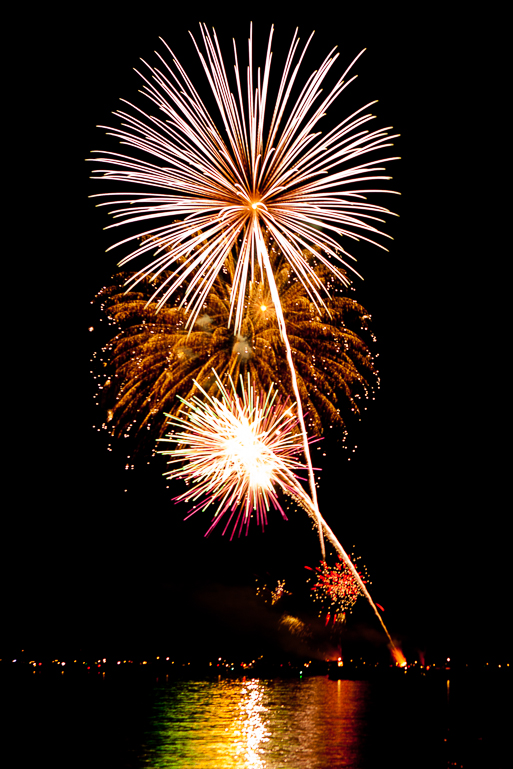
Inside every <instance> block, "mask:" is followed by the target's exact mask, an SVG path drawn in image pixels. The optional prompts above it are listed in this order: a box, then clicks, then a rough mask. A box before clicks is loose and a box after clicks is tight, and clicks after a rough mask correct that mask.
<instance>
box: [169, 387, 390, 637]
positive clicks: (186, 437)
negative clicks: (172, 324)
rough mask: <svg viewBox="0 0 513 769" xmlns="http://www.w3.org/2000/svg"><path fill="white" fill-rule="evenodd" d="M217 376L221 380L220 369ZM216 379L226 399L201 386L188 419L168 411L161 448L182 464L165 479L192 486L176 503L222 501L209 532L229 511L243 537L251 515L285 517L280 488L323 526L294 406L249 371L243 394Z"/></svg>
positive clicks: (353, 571)
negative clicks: (305, 472) (307, 479)
mask: <svg viewBox="0 0 513 769" xmlns="http://www.w3.org/2000/svg"><path fill="white" fill-rule="evenodd" d="M214 375H215V376H216V377H217V375H216V374H215V372H214ZM217 381H218V386H219V390H220V393H221V398H214V397H211V396H209V395H208V394H207V393H206V392H205V391H204V390H203V389H202V388H201V387H199V385H197V383H196V385H197V386H198V388H199V390H200V391H201V392H202V393H203V398H198V397H197V396H193V397H192V398H190V399H189V400H188V401H183V403H184V406H186V407H188V410H187V411H185V416H184V417H182V416H170V417H169V421H168V424H169V426H170V427H171V432H170V433H169V435H168V436H167V437H166V438H161V439H160V440H161V441H164V442H166V441H167V442H169V443H172V444H173V448H171V449H168V450H164V451H162V452H161V453H162V454H165V455H168V456H169V457H171V459H170V460H169V464H178V465H179V466H178V467H176V468H175V469H173V470H171V471H169V472H168V473H166V476H167V477H168V478H169V479H170V480H176V479H182V480H185V481H186V482H187V483H189V484H190V489H188V490H187V491H186V492H185V493H184V494H182V495H180V496H179V497H177V498H176V501H177V502H178V501H185V502H191V501H193V502H195V505H194V507H193V508H192V509H191V511H190V513H189V515H193V514H194V513H195V512H198V511H200V510H205V509H206V508H208V507H209V506H210V505H212V504H215V503H217V507H216V509H215V513H214V518H213V520H212V523H211V526H210V528H209V529H208V531H207V534H208V533H209V532H211V531H212V529H213V528H214V527H215V526H216V525H217V524H218V523H219V522H220V521H221V520H222V518H223V517H224V516H226V515H228V516H229V518H228V521H227V523H226V525H225V527H224V531H223V533H224V532H225V531H226V530H227V528H228V527H229V525H230V523H231V522H232V520H233V519H234V518H235V521H234V524H233V530H232V537H233V535H234V533H235V531H236V530H237V528H238V530H239V534H240V533H241V531H242V529H243V528H244V527H245V528H246V531H247V529H248V526H249V524H250V520H251V515H252V513H253V512H255V513H256V518H257V523H258V524H259V525H261V526H262V527H263V526H264V525H265V523H266V522H267V511H268V510H269V507H270V505H272V506H273V507H274V508H275V509H278V510H280V511H281V513H282V515H283V516H284V517H286V516H285V513H284V512H283V509H282V507H281V505H280V503H279V501H278V497H277V490H278V489H281V490H282V491H283V492H284V493H285V494H287V495H289V496H292V497H293V498H294V499H295V500H296V501H297V502H298V503H299V504H300V505H301V506H302V507H303V508H304V509H305V510H306V512H307V513H308V515H310V517H311V518H312V519H313V520H314V521H315V522H316V523H318V520H319V514H318V511H317V510H316V508H315V506H314V503H313V501H312V500H311V498H310V497H309V496H308V494H307V493H306V492H305V490H304V489H303V487H302V486H301V484H300V483H299V478H298V476H297V474H296V471H297V470H301V469H304V465H302V464H301V462H299V460H298V458H297V457H298V454H299V453H300V452H301V438H300V436H299V435H298V434H297V432H295V427H297V425H298V421H297V419H296V417H295V416H294V415H293V414H292V413H291V408H290V407H288V408H287V404H284V403H282V402H281V401H280V400H279V399H277V398H276V393H275V392H274V393H273V391H272V389H271V390H270V391H269V392H268V393H267V394H262V393H261V394H260V395H257V394H255V392H254V389H253V387H252V386H251V381H250V378H249V375H248V378H247V384H246V383H244V382H243V381H241V385H242V396H239V394H238V393H237V392H236V390H235V386H234V384H233V382H231V380H230V384H231V391H228V390H227V389H226V388H225V387H224V385H223V384H222V382H221V380H220V379H219V378H217ZM198 500H200V501H198ZM320 521H321V525H322V528H323V531H324V534H325V535H326V537H327V538H328V540H329V541H330V542H331V543H332V545H333V546H334V548H335V550H336V551H337V553H339V555H340V556H341V558H342V559H343V560H344V563H346V564H347V567H348V568H349V570H350V572H351V574H352V575H353V577H354V578H355V580H356V582H357V583H358V585H359V587H360V590H361V592H362V594H363V595H364V596H365V597H366V598H367V600H368V602H369V603H370V605H371V606H372V608H373V610H374V612H375V614H376V616H377V617H378V619H379V621H380V623H381V626H382V627H383V630H384V631H385V633H386V635H387V638H388V640H389V641H390V644H391V647H392V650H393V651H395V646H394V643H393V641H392V639H391V637H390V634H389V632H388V630H387V629H386V627H385V624H384V622H383V620H382V618H381V615H380V613H379V611H378V609H377V607H376V604H375V603H374V601H373V600H372V598H371V595H370V593H369V591H368V590H367V588H366V586H365V584H364V582H363V580H362V578H361V576H360V575H359V574H358V572H357V571H356V569H355V567H354V566H353V564H352V562H351V559H350V558H349V556H348V555H347V553H346V551H345V550H344V548H343V547H342V545H341V544H340V542H339V541H338V539H337V538H336V536H335V535H334V533H333V532H332V530H331V529H330V527H329V526H328V524H327V523H326V521H325V520H324V519H323V518H322V516H320Z"/></svg>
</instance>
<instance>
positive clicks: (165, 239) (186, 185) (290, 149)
mask: <svg viewBox="0 0 513 769" xmlns="http://www.w3.org/2000/svg"><path fill="white" fill-rule="evenodd" d="M200 29H201V35H202V38H203V44H204V52H203V53H202V52H201V50H200V47H199V46H198V44H197V43H196V41H195V39H194V37H192V35H191V37H192V39H193V42H194V45H195V47H196V50H197V53H198V55H199V57H200V60H201V63H202V66H203V68H204V71H205V74H206V76H207V79H208V82H209V84H210V88H211V90H212V92H213V95H214V97H215V101H216V104H217V105H218V108H219V121H218V122H219V125H218V124H217V123H216V121H215V120H214V118H213V117H212V115H211V114H210V113H209V112H208V110H207V108H206V107H205V105H204V103H203V101H202V100H201V98H200V96H199V94H198V92H197V91H196V89H195V87H194V86H193V84H192V82H191V81H190V79H189V78H188V76H187V74H186V71H185V69H184V68H183V67H182V66H181V64H180V63H179V62H178V60H177V59H176V57H175V55H174V54H173V52H172V51H171V49H170V48H169V47H168V46H167V45H166V44H165V43H164V42H163V41H162V42H163V44H164V45H165V47H166V48H167V51H168V54H169V56H170V57H171V59H172V64H169V63H168V62H167V61H166V59H165V58H164V57H162V56H160V55H159V59H160V62H161V68H160V69H159V68H157V67H151V66H149V65H147V64H146V63H145V65H146V67H147V69H148V77H145V76H144V75H142V74H140V73H139V74H140V76H141V77H142V79H143V80H144V85H143V87H142V93H143V94H144V95H145V96H146V97H147V98H148V99H149V101H150V102H151V103H152V105H153V108H154V110H152V111H151V112H148V113H145V112H144V111H143V110H141V109H139V108H137V107H135V106H133V105H132V104H130V103H129V102H125V103H126V104H127V105H128V107H129V108H130V110H132V111H133V113H134V114H132V113H131V112H130V111H124V110H120V111H118V112H117V113H115V114H116V115H117V116H118V117H119V118H120V119H121V121H122V127H121V128H111V127H106V128H107V130H108V131H109V133H110V134H111V135H113V136H114V137H116V138H117V139H119V140H120V141H121V142H122V143H123V144H124V145H125V146H129V147H131V148H133V149H134V150H136V154H135V156H133V157H132V156H130V155H123V154H120V153H114V152H107V153H103V154H102V156H101V157H100V158H99V159H98V162H99V163H101V164H106V167H102V168H98V169H97V170H95V171H94V172H93V173H95V174H97V177H96V178H98V177H99V178H103V179H106V180H108V181H110V182H123V183H127V184H129V185H132V187H134V186H135V188H136V190H135V191H134V192H125V193H102V195H103V196H109V198H110V200H108V201H107V202H105V203H102V204H100V205H105V206H108V207H109V208H110V209H111V213H112V214H113V215H114V217H115V218H116V219H118V220H119V221H118V222H116V224H113V225H111V226H112V227H117V226H119V224H126V223H134V222H137V223H138V225H139V223H140V224H141V225H142V227H143V231H142V232H141V233H140V235H141V234H143V235H146V236H151V237H150V238H149V239H148V240H146V241H144V242H143V243H142V244H140V245H139V246H138V247H137V248H136V249H135V250H134V251H133V252H132V253H130V254H129V255H128V256H126V257H125V258H124V259H123V261H122V264H124V263H126V262H128V261H129V260H131V259H133V258H135V257H137V256H144V255H148V254H150V253H151V252H152V251H155V242H154V239H155V238H156V239H157V242H158V247H157V249H156V254H155V258H154V259H153V260H152V261H151V262H150V264H149V265H147V266H145V267H143V268H142V269H141V270H140V272H139V273H137V274H136V275H135V276H134V278H133V282H134V283H135V282H137V281H138V280H139V279H140V278H141V277H143V276H144V275H155V274H158V273H160V272H162V271H163V270H165V269H170V268H171V269H172V270H173V273H172V275H171V276H170V277H169V278H168V279H167V280H166V281H165V282H163V283H162V284H161V285H160V286H159V287H158V290H157V293H158V294H159V296H160V303H161V304H163V303H164V302H166V301H167V300H168V299H169V298H170V297H171V296H172V295H173V293H174V292H175V291H176V290H177V289H178V288H179V287H180V286H181V285H182V284H183V282H184V280H186V281H187V282H188V287H187V291H186V294H185V296H184V298H183V301H184V302H186V303H187V305H188V310H189V319H188V323H189V327H190V328H192V326H193V325H194V322H195V320H196V318H197V317H198V315H199V313H200V312H201V307H202V304H203V302H204V300H205V298H206V297H207V296H208V294H209V292H210V290H211V288H212V286H213V284H214V281H215V278H216V276H217V275H218V273H219V271H220V270H221V268H222V266H223V264H224V263H225V261H226V258H227V254H228V253H230V251H231V250H232V249H233V248H234V247H235V246H236V245H237V246H238V249H239V258H238V262H237V270H236V276H235V281H234V285H233V292H232V298H231V312H232V313H233V314H234V322H235V332H236V333H237V332H240V328H241V324H242V319H243V315H244V312H243V306H244V298H245V293H246V283H247V281H248V279H250V278H251V277H252V269H253V267H254V264H255V262H258V263H259V265H260V268H261V271H262V272H266V273H267V277H268V281H269V286H270V288H271V293H272V294H273V301H274V302H275V303H276V304H277V305H279V297H278V295H277V294H276V288H275V286H274V279H273V271H272V265H271V264H270V259H269V254H268V249H267V246H266V239H267V237H268V235H270V236H271V237H272V238H273V240H274V242H275V243H276V244H277V245H278V247H279V248H280V249H281V250H282V252H283V254H284V255H285V256H286V258H287V259H288V260H289V261H290V263H291V265H292V267H293V269H294V271H295V272H296V274H297V275H298V277H299V279H300V280H301V281H302V282H303V284H304V286H305V289H306V290H307V292H308V294H309V296H310V297H311V299H312V301H313V302H314V303H315V304H316V306H317V307H320V306H322V304H323V299H322V293H323V292H325V291H326V286H325V285H324V283H323V282H322V281H321V280H320V279H319V277H318V276H317V275H316V274H315V272H314V271H313V270H312V268H311V266H310V264H309V263H308V260H307V259H306V258H305V256H304V250H305V249H306V250H307V251H310V252H316V253H317V255H318V258H319V259H320V260H321V261H322V262H323V264H324V265H325V266H326V267H327V268H328V269H329V270H330V271H331V272H332V273H333V274H334V275H335V276H336V277H337V278H338V279H339V280H341V281H342V282H345V283H347V277H346V275H345V272H343V271H342V270H341V269H340V266H348V262H347V260H348V259H352V257H351V255H350V254H349V253H348V252H347V251H346V250H345V249H344V248H342V247H341V245H340V243H339V241H338V240H335V238H334V237H332V235H335V236H342V237H347V238H349V239H352V240H359V239H363V240H368V241H370V242H372V243H375V244H376V245H380V244H378V243H376V241H375V240H373V238H374V237H376V236H377V235H384V233H382V232H380V231H379V230H378V229H377V228H376V226H375V224H376V223H377V222H382V221H383V220H382V219H381V218H380V217H381V216H382V215H383V214H388V213H390V212H389V211H388V210H387V209H385V208H383V207H382V206H378V205H374V204H370V203H367V202H366V195H367V194H368V193H373V192H376V191H380V190H375V189H372V188H371V189H369V188H368V183H369V182H372V183H374V182H376V181H381V180H388V179H389V178H390V177H388V176H382V175H380V173H378V172H380V171H383V168H382V167H381V164H382V163H384V162H386V161H388V160H392V159H395V158H384V159H377V160H367V161H366V162H363V158H364V156H365V155H367V154H368V153H370V152H376V151H381V150H383V149H384V148H386V147H389V146H390V140H391V139H392V138H394V137H393V136H392V137H390V136H389V135H388V130H389V129H388V128H386V129H379V130H376V131H372V132H369V131H368V130H367V129H366V128H365V126H366V124H367V123H368V122H369V121H370V120H371V119H372V118H373V115H371V114H370V113H365V110H366V109H367V108H368V107H369V106H371V104H372V103H373V102H371V103H370V104H367V105H365V106H364V107H362V108H361V109H359V110H357V111H356V112H355V113H353V114H352V115H350V116H349V117H347V118H346V119H345V120H343V121H342V122H341V123H340V124H339V125H337V126H336V127H335V128H333V129H332V130H331V131H329V132H328V133H327V134H326V135H322V134H320V133H317V134H315V133H313V131H314V129H315V127H316V126H317V123H318V122H319V120H321V118H322V117H324V115H325V113H326V110H327V109H328V108H329V107H330V106H331V104H332V103H333V102H334V101H335V100H336V99H337V98H338V97H339V96H340V94H341V93H342V92H343V91H344V89H345V88H346V87H347V86H348V85H349V83H351V82H352V80H354V77H352V78H351V79H349V80H348V81H347V82H346V81H345V80H344V78H345V77H346V75H347V73H348V72H349V70H350V69H351V67H352V66H353V64H354V63H355V61H356V59H358V58H359V56H357V57H356V59H355V60H354V61H353V62H352V64H351V65H350V66H349V67H348V68H347V69H346V71H345V72H344V73H343V75H342V77H340V78H339V79H338V81H337V82H336V84H335V86H334V87H333V88H332V89H331V91H330V92H329V93H328V94H327V95H325V96H324V97H321V93H322V84H323V81H324V80H325V78H326V76H327V75H328V72H329V71H330V70H331V68H332V66H333V65H334V63H335V61H336V59H337V58H338V54H336V55H333V51H332V52H331V53H330V54H329V55H328V56H327V57H326V59H325V60H324V62H323V63H322V64H321V66H320V67H319V69H317V70H316V71H315V72H314V73H313V74H312V75H311V76H310V78H309V79H308V80H307V81H306V84H305V85H304V87H303V89H302V91H301V94H300V96H299V98H298V100H297V101H296V102H294V103H293V102H292V100H291V90H292V87H293V86H294V85H295V84H296V80H297V76H298V71H299V66H300V64H301V62H302V60H303V58H304V55H305V52H306V49H307V48H308V45H309V42H310V39H311V37H310V39H309V40H308V42H307V44H306V46H305V47H304V49H303V51H301V50H300V48H299V39H298V37H297V31H296V33H295V35H294V38H293V40H292V44H291V46H290V49H289V53H288V56H287V60H286V64H285V68H284V70H283V73H282V76H281V82H280V86H279V90H278V96H277V100H276V102H275V103H274V105H272V107H271V109H272V117H271V119H270V122H268V121H267V120H266V117H267V112H269V107H268V93H269V81H270V74H271V58H272V52H271V45H272V38H273V30H272V29H271V33H270V36H269V42H268V47H267V56H266V59H265V63H264V66H263V74H262V76H261V73H260V69H257V70H255V68H254V66H253V35H252V30H251V31H250V39H249V66H248V70H247V93H246V98H244V96H243V87H242V81H243V76H242V73H241V68H240V67H239V61H238V56H237V49H236V47H234V50H235V81H234V84H235V87H236V93H235V94H233V93H232V87H231V85H230V82H229V80H228V76H227V72H226V69H225V65H224V62H223V58H222V55H221V50H220V47H219V43H218V41H217V37H216V34H215V32H214V31H213V32H212V34H210V33H209V32H208V30H207V28H206V26H205V25H201V26H200ZM362 53H363V52H362ZM359 55H360V54H359ZM155 107H156V110H155ZM159 112H160V115H161V116H160V117H159V116H158V113H159ZM139 154H141V155H142V157H146V158H149V159H145V160H141V159H138V157H137V156H138V155H139ZM355 163H356V165H355ZM360 184H364V187H359V186H358V185H360ZM142 186H143V187H144V189H145V191H142V190H141V187H142ZM148 187H149V188H154V190H156V191H155V192H153V191H146V190H147V189H148ZM95 197H96V196H95ZM113 198H114V200H113ZM377 215H378V216H377ZM159 220H164V221H163V222H160V221H159ZM148 225H149V226H148ZM155 225H156V226H155ZM145 227H146V229H145ZM140 235H135V236H131V237H128V238H126V239H124V240H122V241H120V243H117V244H116V245H121V244H122V243H130V242H132V241H133V240H134V239H136V238H137V237H140ZM370 236H372V237H370ZM113 247H114V246H113ZM380 247H382V248H383V246H382V245H380ZM385 250H386V249H385ZM193 273H194V275H193ZM192 275H193V277H192V278H191V276H192Z"/></svg>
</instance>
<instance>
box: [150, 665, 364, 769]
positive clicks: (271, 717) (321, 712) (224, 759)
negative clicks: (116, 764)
mask: <svg viewBox="0 0 513 769" xmlns="http://www.w3.org/2000/svg"><path fill="white" fill-rule="evenodd" d="M368 689H369V684H368V683H367V682H364V681H329V680H328V679H326V678H310V679H306V680H305V681H295V680H293V681H291V680H273V681H261V680H250V681H218V682H177V683H174V684H172V685H170V686H167V687H161V688H159V689H158V691H157V700H156V703H155V707H154V713H153V719H152V723H151V726H150V729H149V730H148V732H147V734H146V741H145V745H144V754H143V755H142V756H141V759H142V760H141V765H142V766H148V767H163V768H165V769H168V768H170V767H194V769H220V768H221V767H222V769H286V767H291V769H292V767H293V768H294V769H303V768H304V769H326V767H337V768H340V769H343V768H344V767H346V768H347V769H349V768H350V769H359V767H363V766H364V764H363V763H362V761H363V758H362V746H363V741H364V739H365V737H366V735H367V723H368V722H367V711H368V707H369V691H368Z"/></svg>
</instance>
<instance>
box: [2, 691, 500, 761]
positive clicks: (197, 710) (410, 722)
mask: <svg viewBox="0 0 513 769" xmlns="http://www.w3.org/2000/svg"><path fill="white" fill-rule="evenodd" d="M505 694H506V691H505V687H504V690H502V689H501V685H497V683H496V682H494V683H493V685H488V684H486V683H483V681H481V682H479V683H477V684H476V682H475V681H474V682H472V681H470V680H468V681H461V682H459V683H458V682H455V683H454V682H447V681H446V680H445V679H444V680H442V679H441V678H437V679H434V678H433V679H429V678H428V677H426V678H416V679H414V680H412V679H410V680H408V678H407V676H405V677H404V679H394V680H374V681H348V680H342V681H331V680H329V679H328V678H326V677H323V676H317V677H311V678H305V679H304V680H298V679H273V680H261V679H254V680H251V679H249V678H248V679H247V680H241V679H239V680H229V679H222V680H216V681H166V680H160V681H155V680H145V681H139V680H137V681H121V680H114V681H109V680H108V677H107V678H104V679H102V678H100V677H98V678H97V679H90V680H87V681H68V682H66V681H64V679H63V680H60V681H46V682H45V681H44V680H43V681H35V680H33V681H30V682H24V684H23V686H21V687H20V688H18V699H17V700H16V703H17V704H16V705H15V710H16V708H17V711H18V712H17V713H16V712H14V715H15V716H16V717H17V721H18V724H19V725H21V731H20V730H18V736H17V737H16V741H17V742H16V744H15V745H14V747H15V754H16V755H17V760H16V763H13V764H12V766H15V765H16V766H30V767H32V766H34V767H35V766H39V765H41V764H42V763H48V764H49V765H50V766H52V767H56V766H66V767H68V768H69V769H78V768H79V767H80V768H81V767H88V769H100V767H105V769H107V767H108V769H118V767H119V769H143V768H145V769H157V768H158V769H178V768H181V767H184V768H185V767H190V769H235V768H236V769H381V768H382V767H386V768H387V769H437V768H438V767H440V769H447V768H448V767H464V769H501V767H505V766H506V763H505V759H504V757H505V754H506V747H507V743H509V737H508V731H509V717H507V716H506V715H505V713H506V712H507V711H506V710H505V701H504V700H502V698H503V697H504V696H505ZM13 701H14V700H13ZM13 740H14V737H13Z"/></svg>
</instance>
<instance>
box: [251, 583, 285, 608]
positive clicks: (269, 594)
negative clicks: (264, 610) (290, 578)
mask: <svg viewBox="0 0 513 769" xmlns="http://www.w3.org/2000/svg"><path fill="white" fill-rule="evenodd" d="M256 594H257V595H259V596H262V598H263V599H264V602H265V603H271V605H272V606H274V604H275V603H278V601H279V600H280V599H281V598H283V596H285V595H292V593H291V592H290V590H285V580H284V579H279V580H278V581H277V582H276V586H275V587H274V588H272V589H271V588H270V587H269V586H268V585H267V584H264V585H261V586H260V585H258V586H257V589H256Z"/></svg>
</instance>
